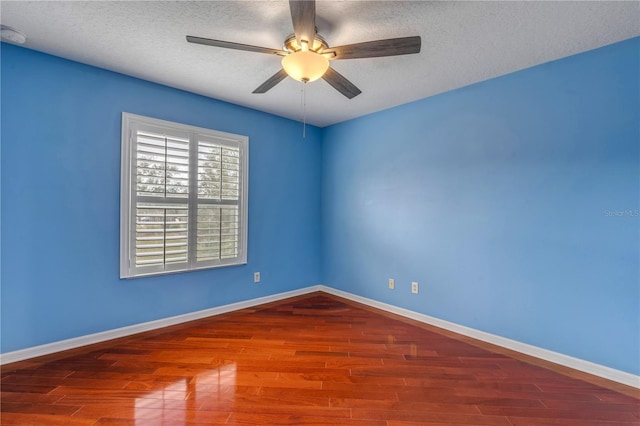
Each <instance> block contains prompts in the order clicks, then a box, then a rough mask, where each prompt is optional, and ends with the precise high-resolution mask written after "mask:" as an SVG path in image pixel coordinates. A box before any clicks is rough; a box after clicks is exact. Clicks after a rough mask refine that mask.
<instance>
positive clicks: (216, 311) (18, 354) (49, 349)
mask: <svg viewBox="0 0 640 426" xmlns="http://www.w3.org/2000/svg"><path fill="white" fill-rule="evenodd" d="M315 291H323V292H325V293H328V294H333V295H335V296H339V297H342V298H345V299H348V300H353V301H354V302H358V303H362V304H364V305H367V306H371V307H373V308H377V309H381V310H383V311H387V312H391V313H393V314H397V315H400V316H403V317H405V318H410V319H413V320H416V321H420V322H422V323H425V324H430V325H433V326H436V327H440V328H443V329H445V330H449V331H453V332H454V333H458V334H462V335H464V336H468V337H472V338H474V339H478V340H481V341H483V342H487V343H491V344H494V345H497V346H502V347H504V348H507V349H511V350H514V351H516V352H520V353H523V354H526V355H530V356H533V357H536V358H539V359H543V360H545V361H550V362H553V363H555V364H559V365H563V366H565V367H569V368H573V369H575V370H578V371H583V372H585V373H589V374H592V375H594V376H598V377H602V378H604V379H607V380H611V381H614V382H617V383H622V384H625V385H627V386H632V387H634V388H639V389H640V376H637V375H635V374H631V373H627V372H624V371H620V370H616V369H613V368H610V367H605V366H604V365H600V364H595V363H593V362H590V361H585V360H582V359H579V358H574V357H571V356H568V355H564V354H561V353H558V352H554V351H550V350H547V349H543V348H539V347H537V346H533V345H529V344H526V343H521V342H518V341H516V340H511V339H507V338H505V337H501V336H497V335H495V334H491V333H486V332H484V331H480V330H476V329H473V328H469V327H465V326H462V325H459V324H455V323H452V322H449V321H444V320H441V319H438V318H435V317H432V316H429V315H425V314H421V313H418V312H414V311H410V310H408V309H404V308H400V307H397V306H393V305H389V304H387V303H383V302H379V301H377V300H373V299H368V298H366V297H362V296H358V295H355V294H352V293H348V292H346V291H342V290H338V289H335V288H331V287H327V286H324V285H315V286H310V287H305V288H301V289H297V290H292V291H287V292H284V293H278V294H274V295H270V296H264V297H259V298H256V299H251V300H245V301H242V302H236V303H231V304H229V305H224V306H218V307H215V308H210V309H204V310H202V311H197V312H191V313H188V314H184V315H177V316H174V317H169V318H164V319H159V320H155V321H149V322H144V323H141V324H134V325H130V326H127V327H121V328H116V329H113V330H107V331H103V332H100V333H94V334H88V335H86V336H80V337H75V338H72V339H66V340H61V341H58V342H53V343H47V344H45V345H40V346H34V347H31V348H26V349H20V350H18V351H13V352H7V353H4V354H0V365H3V364H9V363H12V362H17V361H23V360H25V359H30V358H35V357H38V356H42V355H48V354H52V353H55V352H60V351H65V350H68V349H75V348H79V347H81V346H86V345H91V344H94V343H100V342H104V341H107V340H111V339H117V338H120V337H126V336H130V335H133V334H137V333H142V332H145V331H150V330H156V329H159V328H163V327H168V326H171V325H176V324H181V323H184V322H188V321H193V320H197V319H201V318H206V317H210V316H213V315H220V314H224V313H228V312H233V311H237V310H240V309H245V308H250V307H253V306H257V305H262V304H265V303H270V302H276V301H278V300H282V299H287V298H289V297H295V296H301V295H304V294H308V293H312V292H315Z"/></svg>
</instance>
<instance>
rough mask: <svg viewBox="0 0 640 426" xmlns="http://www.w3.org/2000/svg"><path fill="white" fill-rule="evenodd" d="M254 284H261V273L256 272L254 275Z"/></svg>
mask: <svg viewBox="0 0 640 426" xmlns="http://www.w3.org/2000/svg"><path fill="white" fill-rule="evenodd" d="M253 282H254V283H259V282H260V272H254V273H253Z"/></svg>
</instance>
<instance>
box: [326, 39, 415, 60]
mask: <svg viewBox="0 0 640 426" xmlns="http://www.w3.org/2000/svg"><path fill="white" fill-rule="evenodd" d="M420 45H421V40H420V36H414V37H401V38H387V39H384V40H376V41H367V42H364V43H355V44H347V45H344V46H338V47H329V48H327V49H325V50H323V51H322V54H323V55H324V54H325V53H334V54H335V56H334V57H333V58H331V57H329V59H357V58H378V57H381V56H396V55H408V54H411V53H419V52H420Z"/></svg>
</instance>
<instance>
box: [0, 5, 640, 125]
mask: <svg viewBox="0 0 640 426" xmlns="http://www.w3.org/2000/svg"><path fill="white" fill-rule="evenodd" d="M316 14H317V27H318V32H319V33H320V34H321V35H323V36H324V37H325V39H326V40H327V41H328V43H329V45H330V46H339V45H343V44H351V43H356V42H363V41H369V40H378V39H383V38H391V37H404V36H413V35H419V36H421V37H422V51H421V53H419V54H416V55H407V56H397V57H388V58H372V59H354V60H343V61H333V62H332V66H333V67H334V68H335V69H336V70H337V71H338V72H340V73H341V74H342V75H344V76H345V77H347V78H348V79H349V80H350V81H351V82H353V83H354V84H355V85H356V86H358V87H359V88H360V89H361V90H362V94H361V95H359V96H357V97H356V98H354V99H352V100H348V99H347V98H345V97H344V96H342V95H341V94H340V93H338V92H337V91H335V90H334V89H333V88H332V87H331V86H329V85H328V84H327V83H326V82H324V81H322V80H319V81H317V82H313V83H310V84H308V85H307V87H306V110H307V113H306V115H307V121H308V122H309V123H311V124H315V125H318V126H327V125H330V124H333V123H337V122H341V121H344V120H348V119H351V118H354V117H358V116H361V115H365V114H368V113H371V112H374V111H379V110H382V109H386V108H390V107H393V106H396V105H400V104H403V103H406V102H410V101H413V100H417V99H421V98H424V97H428V96H432V95H435V94H437V93H442V92H445V91H448V90H451V89H455V88H458V87H462V86H466V85H468V84H472V83H475V82H478V81H482V80H486V79H489V78H492V77H496V76H499V75H503V74H506V73H510V72H513V71H516V70H520V69H523V68H527V67H530V66H533V65H536V64H540V63H544V62H548V61H551V60H554V59H558V58H562V57H565V56H569V55H573V54H576V53H580V52H584V51H587V50H591V49H594V48H597V47H600V46H604V45H607V44H611V43H614V42H617V41H621V40H624V39H627V38H631V37H634V36H637V35H639V34H640V3H639V2H637V1H626V2H611V1H605V2H600V1H592V2H584V1H578V2H561V1H553V2H551V1H549V2H537V1H518V2H489V1H484V2H458V1H441V2H426V1H415V2H409V1H390V2H373V1H319V2H318V4H317V7H316ZM0 21H1V22H2V24H4V25H8V26H11V27H14V28H16V29H18V30H20V31H22V32H24V33H25V34H26V35H27V42H26V44H25V45H24V46H25V47H27V48H30V49H34V50H38V51H42V52H47V53H50V54H53V55H57V56H61V57H64V58H68V59H72V60H75V61H78V62H83V63H87V64H91V65H95V66H98V67H101V68H106V69H109V70H113V71H117V72H120V73H123V74H128V75H131V76H135V77H139V78H143V79H145V80H150V81H153V82H157V83H161V84H165V85H167V86H172V87H176V88H179V89H184V90H187V91H190V92H194V93H198V94H201V95H205V96H210V97H213V98H217V99H221V100H224V101H228V102H232V103H235V104H239V105H243V106H247V107H251V108H255V109H258V110H261V111H266V112H270V113H273V114H277V115H281V116H284V117H288V118H292V119H295V120H297V119H300V117H301V85H302V83H299V82H296V81H294V80H292V79H289V78H288V79H286V80H284V81H283V82H281V83H280V84H278V85H277V86H276V87H275V88H273V89H271V90H270V91H269V92H267V93H266V94H260V95H256V94H252V93H251V92H252V91H253V90H254V89H255V88H256V87H258V86H259V85H260V84H261V83H262V82H264V81H265V80H266V79H267V78H268V77H270V76H271V75H272V74H274V73H275V72H276V71H277V70H278V69H279V68H280V57H278V56H275V55H274V56H271V55H266V54H260V53H252V52H244V51H237V50H229V49H221V48H214V47H210V46H202V45H194V44H190V43H187V42H186V41H185V36H186V35H187V34H188V35H194V36H199V37H207V38H214V39H222V40H227V41H233V42H238V43H245V44H253V45H259V46H265V47H275V48H281V47H282V43H283V41H284V39H285V37H286V36H287V35H289V34H290V33H292V25H291V17H290V14H289V6H288V2H287V1H280V0H273V1H200V2H184V1H179V2H172V1H108V2H104V1H46V2H30V1H6V0H2V1H1V2H0Z"/></svg>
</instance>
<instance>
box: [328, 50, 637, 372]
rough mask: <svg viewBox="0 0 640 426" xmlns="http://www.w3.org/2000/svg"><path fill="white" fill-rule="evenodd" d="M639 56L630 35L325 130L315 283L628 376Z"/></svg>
mask: <svg viewBox="0 0 640 426" xmlns="http://www.w3.org/2000/svg"><path fill="white" fill-rule="evenodd" d="M639 63H640V39H639V38H635V39H631V40H627V41H624V42H621V43H617V44H614V45H610V46H607V47H604V48H601V49H597V50H594V51H590V52H587V53H584V54H580V55H577V56H573V57H569V58H565V59H562V60H558V61H555V62H551V63H547V64H544V65H540V66H537V67H534V68H530V69H527V70H524V71H520V72H517V73H513V74H509V75H506V76H503V77H500V78H496V79H492V80H489V81H485V82H482V83H479V84H475V85H472V86H468V87H465V88H462V89H459V90H455V91H452V92H448V93H445V94H441V95H438V96H434V97H431V98H428V99H424V100H421V101H418V102H414V103H411V104H406V105H403V106H400V107H397V108H394V109H390V110H386V111H383V112H380V113H377V114H372V115H369V116H366V117H363V118H359V119H355V120H351V121H348V122H345V123H342V124H338V125H335V126H332V127H329V128H326V129H325V133H324V142H323V152H322V155H323V170H322V176H323V178H322V179H323V198H322V218H323V254H324V261H323V274H324V275H323V282H324V283H325V284H326V285H329V286H332V287H335V288H338V289H342V290H345V291H348V292H351V293H355V294H358V295H362V296H365V297H369V298H372V299H375V300H379V301H383V302H386V303H390V304H392V305H396V306H400V307H404V308H407V309H411V310H414V311H417V312H421V313H424V314H428V315H432V316H435V317H438V318H441V319H444V320H448V321H452V322H455V323H458V324H462V325H466V326H469V327H473V328H476V329H479V330H484V331H487V332H490V333H494V334H497V335H500V336H504V337H507V338H511V339H515V340H518V341H521V342H525V343H529V344H532V345H536V346H539V347H542V348H547V349H550V350H553V351H557V352H560V353H563V354H567V355H570V356H574V357H577V358H581V359H585V360H589V361H592V362H595V363H598V364H602V365H606V366H609V367H612V368H616V369H619V370H623V371H627V372H630V373H634V374H639V373H640V365H639V363H640V342H639V339H640V337H639V336H640V324H639V321H640V290H639V286H640V284H639V282H640V281H639V270H638V264H639V259H640V253H639V250H640V249H639V247H640V241H639V218H638V211H639V209H640V206H639V201H638V199H639V194H640V184H639V182H640V179H639V178H640V173H639V144H640V108H639V102H640V101H639V99H640V88H639V76H640V69H639ZM388 278H395V279H396V290H395V291H391V290H389V289H388V288H387V280H388ZM411 281H418V282H419V283H420V293H419V294H418V295H412V294H411V293H410V283H411Z"/></svg>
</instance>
